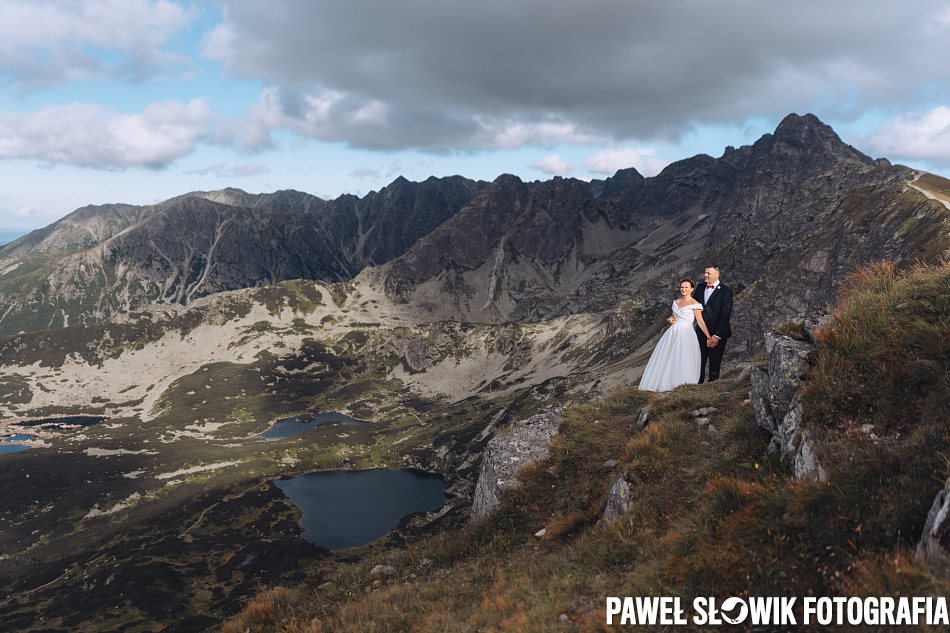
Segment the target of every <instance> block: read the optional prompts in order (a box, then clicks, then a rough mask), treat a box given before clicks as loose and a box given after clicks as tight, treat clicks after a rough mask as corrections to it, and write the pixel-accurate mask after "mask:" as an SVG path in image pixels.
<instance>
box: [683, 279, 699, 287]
mask: <svg viewBox="0 0 950 633" xmlns="http://www.w3.org/2000/svg"><path fill="white" fill-rule="evenodd" d="M683 284H689V287H690V288H695V287H696V284H694V283H693V280H692V279H680V285H681V286H682V285H683Z"/></svg>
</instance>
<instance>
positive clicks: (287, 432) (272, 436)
mask: <svg viewBox="0 0 950 633" xmlns="http://www.w3.org/2000/svg"><path fill="white" fill-rule="evenodd" d="M366 423H367V422H366V421H365V420H357V419H356V418H351V417H350V416H348V415H346V414H345V413H340V412H338V411H323V412H322V413H301V414H300V415H295V416H294V417H292V418H283V419H281V420H277V421H276V422H274V424H273V426H271V427H270V428H269V429H267V430H266V431H264V432H263V433H261V434H259V435H255V436H254V437H255V438H259V439H265V440H283V439H286V438H288V437H293V436H294V435H300V434H301V433H306V432H307V431H310V430H312V429H315V428H317V427H318V426H323V425H325V424H366Z"/></svg>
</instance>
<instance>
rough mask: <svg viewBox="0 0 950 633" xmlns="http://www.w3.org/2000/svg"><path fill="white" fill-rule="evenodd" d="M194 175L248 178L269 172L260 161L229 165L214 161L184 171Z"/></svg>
mask: <svg viewBox="0 0 950 633" xmlns="http://www.w3.org/2000/svg"><path fill="white" fill-rule="evenodd" d="M185 173H187V174H192V175H195V176H214V177H215V178H249V177H251V176H262V175H264V174H269V173H270V168H269V167H268V166H267V165H262V164H260V163H246V164H244V165H233V166H229V165H226V164H224V163H215V164H214V165H208V166H207V167H202V168H201V169H193V170H191V171H187V172H185Z"/></svg>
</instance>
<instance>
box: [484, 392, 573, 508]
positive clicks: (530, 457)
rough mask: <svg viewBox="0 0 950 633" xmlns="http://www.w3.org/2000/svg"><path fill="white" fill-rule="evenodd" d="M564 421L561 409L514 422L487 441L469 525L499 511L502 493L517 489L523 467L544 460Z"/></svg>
mask: <svg viewBox="0 0 950 633" xmlns="http://www.w3.org/2000/svg"><path fill="white" fill-rule="evenodd" d="M563 419H564V411H563V409H560V408H558V409H554V410H552V411H550V412H548V413H541V414H538V415H534V416H531V417H530V418H527V419H526V420H522V421H520V422H515V423H514V424H513V425H512V426H511V427H510V428H509V429H507V430H505V431H502V432H498V433H496V434H495V437H493V438H492V439H491V440H489V441H488V444H487V445H486V447H485V451H484V453H483V454H482V466H481V470H480V472H479V474H478V482H477V483H476V484H475V498H474V500H473V502H472V519H471V520H472V521H478V520H479V519H482V518H484V517H485V516H487V515H488V514H489V513H490V512H491V511H492V510H494V509H495V508H496V507H498V504H499V503H500V501H501V494H502V492H504V491H505V490H507V489H509V488H512V487H514V486H517V485H518V480H517V478H516V477H515V475H516V474H517V472H518V470H519V469H520V468H521V467H522V466H525V465H527V464H530V463H533V462H536V461H538V460H539V459H544V458H545V457H547V455H548V441H549V440H550V439H551V437H552V436H554V435H555V434H557V430H558V427H559V426H560V425H561V421H562V420H563Z"/></svg>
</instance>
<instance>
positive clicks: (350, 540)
mask: <svg viewBox="0 0 950 633" xmlns="http://www.w3.org/2000/svg"><path fill="white" fill-rule="evenodd" d="M274 485H275V486H277V487H278V488H280V489H281V490H282V491H283V493H284V494H285V495H287V498H289V499H290V500H291V501H293V502H294V503H295V504H296V505H297V506H298V507H299V508H300V509H301V510H303V516H302V517H301V519H300V525H301V527H303V528H304V533H303V538H304V539H306V540H308V541H310V542H311V543H313V544H315V545H318V546H320V547H325V548H327V549H330V550H338V549H346V548H348V547H356V546H358V545H365V544H366V543H369V542H371V541H375V540H376V539H378V538H379V537H381V536H383V535H384V534H386V533H387V532H389V531H390V530H392V529H393V528H395V527H396V526H397V525H399V521H400V519H402V518H403V517H405V516H406V515H409V514H412V513H414V512H431V511H433V510H438V509H439V508H441V507H442V506H443V505H444V504H445V482H444V481H443V480H442V478H441V477H439V476H437V475H431V474H429V473H424V472H421V471H418V470H408V469H405V470H403V469H388V468H379V469H373V470H333V471H326V472H319V473H310V474H308V475H301V476H300V477H294V478H293V479H276V480H274Z"/></svg>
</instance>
